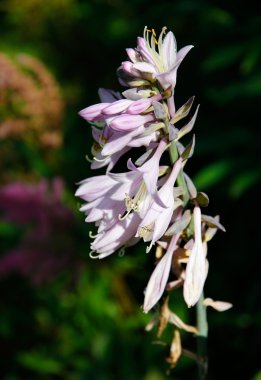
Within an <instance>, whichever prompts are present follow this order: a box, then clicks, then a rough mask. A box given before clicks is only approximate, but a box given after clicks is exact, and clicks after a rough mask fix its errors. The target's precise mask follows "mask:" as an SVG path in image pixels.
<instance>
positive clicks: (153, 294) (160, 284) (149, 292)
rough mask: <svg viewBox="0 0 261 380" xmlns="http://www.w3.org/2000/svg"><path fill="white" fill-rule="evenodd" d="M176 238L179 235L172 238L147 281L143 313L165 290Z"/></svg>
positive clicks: (151, 306)
mask: <svg viewBox="0 0 261 380" xmlns="http://www.w3.org/2000/svg"><path fill="white" fill-rule="evenodd" d="M178 238H179V234H177V235H173V236H172V238H171V241H170V243H169V246H168V249H167V252H166V253H165V255H164V256H163V257H162V259H161V260H160V262H159V263H158V264H157V266H156V268H155V269H154V271H153V273H152V275H151V277H150V279H149V282H148V285H147V288H146V291H145V298H144V304H143V310H144V312H145V313H147V312H148V311H149V310H150V309H151V308H153V306H155V305H156V303H157V302H158V300H159V299H160V298H161V296H162V294H163V292H164V290H165V287H166V284H167V281H168V278H169V273H170V268H171V262H172V256H173V252H174V251H175V248H177V245H176V244H177V241H178Z"/></svg>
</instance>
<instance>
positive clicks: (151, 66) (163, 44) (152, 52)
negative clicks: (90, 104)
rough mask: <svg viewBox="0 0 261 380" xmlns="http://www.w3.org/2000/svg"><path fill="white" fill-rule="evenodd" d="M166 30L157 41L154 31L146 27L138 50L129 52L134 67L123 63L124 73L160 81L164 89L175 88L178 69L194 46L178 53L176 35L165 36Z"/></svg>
mask: <svg viewBox="0 0 261 380" xmlns="http://www.w3.org/2000/svg"><path fill="white" fill-rule="evenodd" d="M166 29H167V28H166V27H164V28H163V29H162V31H161V33H160V35H159V38H158V40H157V39H156V33H155V31H154V29H152V30H149V29H148V28H147V27H145V29H144V36H143V38H142V37H138V43H137V48H136V50H134V49H128V50H127V53H128V56H129V58H130V60H131V61H132V65H127V64H126V62H123V63H122V65H121V69H122V71H125V72H127V73H128V74H129V75H131V76H134V77H138V76H141V77H142V78H144V79H148V80H151V81H155V80H158V81H159V82H160V84H161V86H162V87H163V88H164V89H167V88H168V87H171V88H174V87H175V85H176V78H177V69H178V67H179V65H180V64H181V62H182V61H183V59H184V58H185V56H186V55H187V54H188V52H189V51H190V49H192V47H193V45H188V46H185V47H183V48H182V49H181V50H179V51H178V52H177V45H176V40H175V37H174V34H173V33H172V32H168V33H167V34H166V35H165V33H166ZM164 35H165V36H164ZM127 67H128V69H127ZM126 69H127V70H126Z"/></svg>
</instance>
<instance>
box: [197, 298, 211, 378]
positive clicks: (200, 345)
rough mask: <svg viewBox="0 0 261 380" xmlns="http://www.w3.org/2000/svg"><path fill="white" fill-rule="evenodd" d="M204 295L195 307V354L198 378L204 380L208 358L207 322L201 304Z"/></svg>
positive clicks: (205, 312)
mask: <svg viewBox="0 0 261 380" xmlns="http://www.w3.org/2000/svg"><path fill="white" fill-rule="evenodd" d="M203 301H204V294H203V292H202V294H201V296H200V299H199V301H198V303H197V305H196V310H197V328H198V336H197V352H198V357H199V358H200V359H199V362H198V364H199V378H200V380H205V379H206V376H207V370H208V357H207V338H208V322H207V308H206V306H205V305H204V304H203Z"/></svg>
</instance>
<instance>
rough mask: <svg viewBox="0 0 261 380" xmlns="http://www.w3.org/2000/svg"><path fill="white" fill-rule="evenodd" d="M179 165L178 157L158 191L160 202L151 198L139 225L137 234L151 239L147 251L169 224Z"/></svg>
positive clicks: (180, 161)
mask: <svg viewBox="0 0 261 380" xmlns="http://www.w3.org/2000/svg"><path fill="white" fill-rule="evenodd" d="M181 167H182V159H181V158H180V159H179V160H178V161H177V162H176V163H175V165H174V166H173V169H172V172H171V174H170V176H169V178H168V179H167V181H166V182H165V184H164V185H163V186H162V187H161V189H160V190H159V191H158V197H159V198H160V200H161V204H159V202H157V201H156V200H153V201H152V203H151V205H150V207H149V209H148V212H147V213H146V215H145V216H144V218H143V220H142V222H141V223H140V225H139V228H138V236H140V237H142V238H143V240H144V241H145V242H147V241H151V244H150V246H149V248H148V250H147V251H149V250H150V249H151V247H152V245H153V244H155V242H156V241H157V240H159V239H160V238H161V237H162V236H163V235H164V233H165V232H166V230H167V228H168V226H169V223H170V221H171V218H172V215H173V211H174V209H175V199H174V195H173V186H174V183H175V181H176V179H177V176H178V174H179V171H180V169H181Z"/></svg>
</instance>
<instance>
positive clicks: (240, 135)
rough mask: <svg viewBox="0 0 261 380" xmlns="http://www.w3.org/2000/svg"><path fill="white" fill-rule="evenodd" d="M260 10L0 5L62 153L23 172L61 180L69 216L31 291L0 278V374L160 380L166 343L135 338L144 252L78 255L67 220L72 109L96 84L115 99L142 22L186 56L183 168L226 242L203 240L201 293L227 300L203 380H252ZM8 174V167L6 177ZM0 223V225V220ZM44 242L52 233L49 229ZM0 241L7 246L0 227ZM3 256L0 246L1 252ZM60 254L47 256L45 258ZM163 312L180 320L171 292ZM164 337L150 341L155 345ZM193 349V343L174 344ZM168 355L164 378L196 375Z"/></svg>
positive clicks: (79, 173) (13, 378)
mask: <svg viewBox="0 0 261 380" xmlns="http://www.w3.org/2000/svg"><path fill="white" fill-rule="evenodd" d="M260 21H261V20H260V13H258V11H257V7H256V6H255V2H254V1H251V0H249V1H230V2H228V1H223V0H222V1H208V2H207V1H203V0H199V1H196V0H191V1H186V0H176V1H158V2H156V1H148V0H131V1H123V0H107V1H105V0H96V1H94V0H93V1H80V0H78V1H76V0H53V1H52V0H48V1H47V0H46V1H43V0H42V1H41V0H37V1H33V0H25V1H23V2H19V1H15V0H10V1H7V0H6V1H3V0H2V1H1V2H0V28H1V40H0V50H1V51H4V52H7V53H9V54H14V53H19V52H27V53H30V54H33V55H35V56H37V57H39V58H40V59H41V60H42V61H43V62H44V63H45V64H46V65H47V66H48V68H49V69H50V70H51V71H52V72H53V74H54V75H55V77H56V79H57V81H58V83H59V84H60V86H61V88H62V92H63V96H64V99H65V101H66V111H65V115H64V124H63V126H62V131H63V135H64V146H63V148H62V149H61V150H60V152H59V159H58V161H57V162H56V165H53V166H52V165H47V164H46V163H45V162H44V160H43V159H42V161H43V162H42V165H40V166H39V165H38V164H39V159H40V160H41V157H40V158H39V156H38V157H37V159H36V158H34V156H32V155H31V156H30V159H29V162H28V163H27V167H28V166H29V167H30V168H31V169H35V168H36V167H37V170H40V173H41V175H42V176H43V177H45V178H48V179H52V178H53V177H55V176H60V177H62V178H63V179H64V181H65V186H66V194H65V201H64V202H65V203H66V204H67V206H68V207H70V208H72V209H73V210H75V214H76V219H77V221H76V222H75V226H74V228H71V229H70V228H68V230H67V231H65V232H64V234H65V235H70V236H71V239H72V241H73V249H72V254H73V257H74V260H75V262H77V265H76V264H74V265H72V266H69V265H68V267H66V268H65V269H64V270H63V271H62V272H61V273H60V274H59V275H58V276H57V277H56V278H55V279H54V280H52V281H51V282H49V283H47V284H46V285H43V286H40V287H36V286H33V285H32V284H31V283H30V281H29V280H28V279H26V278H24V277H22V276H19V275H15V274H14V275H12V276H8V277H5V278H3V279H2V280H1V284H0V285H1V290H0V293H1V312H0V334H1V338H2V339H1V341H2V343H1V344H0V358H1V359H0V360H1V361H2V364H1V370H0V371H1V378H3V379H5V380H17V379H65V380H82V379H97V380H103V379H104V380H107V379H108V380H110V379H124V380H132V379H145V380H163V379H165V378H166V376H165V372H166V369H167V368H168V365H167V363H165V357H166V356H167V354H168V346H163V345H156V344H152V342H153V341H155V340H156V337H155V331H153V332H151V333H145V332H144V325H145V323H146V321H148V320H149V317H148V316H145V315H143V314H142V311H141V309H140V305H141V304H142V298H143V296H142V293H143V289H144V287H145V285H146V282H147V280H148V278H149V275H150V273H151V271H152V269H153V254H152V255H149V256H147V255H146V254H145V252H144V246H143V245H140V246H138V248H137V249H136V248H135V249H134V248H132V249H130V250H129V252H127V253H126V255H125V256H124V257H123V258H119V257H118V255H117V254H115V255H114V256H112V257H109V258H108V259H106V260H103V261H102V262H100V261H92V260H91V259H89V257H88V252H89V238H88V228H89V227H88V226H87V225H86V224H84V218H83V216H82V215H80V214H79V213H78V212H77V208H78V206H79V204H78V203H77V201H75V200H74V198H73V193H74V191H75V182H77V181H79V180H81V179H83V178H85V177H87V176H89V175H90V170H89V165H88V163H87V162H86V160H85V158H84V157H85V154H86V153H90V146H91V134H90V128H89V126H88V125H87V123H86V122H84V120H81V119H80V118H79V116H78V115H77V112H78V111H79V110H80V109H82V108H84V107H86V106H87V105H90V104H93V103H95V102H97V101H98V96H97V90H98V88H99V87H105V88H113V89H117V90H120V86H119V85H118V82H117V78H116V75H115V71H116V69H117V67H118V66H119V65H120V63H121V61H123V60H125V59H126V54H125V51H124V49H125V48H126V47H134V46H135V44H136V37H137V36H138V35H142V33H143V28H144V26H145V25H148V26H149V27H153V28H155V29H156V31H157V32H159V31H160V30H161V27H163V26H165V25H166V26H167V27H168V29H169V30H173V32H174V33H175V36H176V38H177V41H178V47H179V48H181V47H183V46H184V45H187V44H193V45H194V46H195V47H194V49H192V51H191V52H190V53H189V55H188V56H187V57H186V59H185V60H184V62H183V63H182V65H181V67H180V69H179V71H178V81H177V87H176V103H177V105H181V104H183V103H184V102H185V101H186V100H187V99H188V98H189V97H190V96H192V95H195V96H196V102H197V103H200V104H201V106H200V112H199V115H198V119H197V122H196V125H195V128H194V130H195V133H196V150H195V154H194V157H193V158H192V159H191V160H190V163H189V164H188V169H187V170H188V172H189V173H190V174H191V176H192V177H193V178H194V179H195V182H196V184H197V186H198V190H201V191H205V192H207V194H208V195H209V197H210V205H209V209H208V212H209V214H210V215H215V214H217V213H218V214H220V215H221V222H222V223H223V224H224V225H225V227H226V229H227V232H226V234H223V233H221V232H219V233H218V235H217V237H215V239H214V240H213V242H211V243H210V247H209V261H210V271H209V276H208V279H207V283H206V292H205V293H206V295H207V296H209V297H213V298H214V299H220V300H227V301H230V302H232V303H233V304H234V307H233V309H231V310H230V311H228V312H225V313H218V312H215V311H212V310H210V311H209V328H210V331H209V360H210V364H209V366H210V368H209V379H213V380H216V379H240V380H260V378H261V368H260V367H261V364H260V339H259V338H260V323H261V313H260V302H259V301H260V300H259V295H260V280H259V277H260V266H259V265H260V264H259V263H260V237H259V236H260V226H259V223H260V222H259V221H260V208H259V204H260V187H259V186H260V177H261V173H260V125H259V120H260V117H259V110H260V94H261V72H260V56H261V52H260V34H259V30H260ZM14 170H16V168H14ZM3 222H4V221H3ZM54 233H55V231H54ZM0 238H1V241H2V242H5V246H6V245H8V244H9V243H8V242H7V243H6V241H8V239H9V240H10V236H9V235H8V232H6V230H5V229H3V228H2V229H1V234H0ZM3 253H4V250H3ZM59 254H61V252H59ZM173 308H174V309H175V310H176V311H177V313H178V314H179V315H180V316H182V317H184V318H185V319H186V320H187V321H190V322H191V323H192V322H193V318H194V315H193V311H191V312H189V313H188V311H187V310H186V307H185V305H184V302H183V301H182V299H181V297H180V296H179V295H177V299H176V304H175V305H173ZM168 334H172V333H171V331H170V332H168V333H166V335H164V336H163V338H162V340H163V341H164V342H166V343H167V344H169V342H170V335H168ZM184 339H185V340H184V342H185V343H184V345H185V347H186V346H187V347H189V348H193V347H194V344H195V343H194V342H193V339H191V338H189V339H187V338H184ZM196 376H197V368H196V365H195V364H194V363H193V362H191V361H190V360H185V359H182V360H181V362H180V364H179V365H178V367H177V368H176V369H175V370H174V371H173V372H171V375H170V378H173V379H196Z"/></svg>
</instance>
